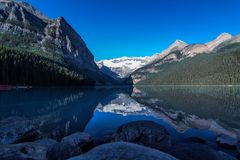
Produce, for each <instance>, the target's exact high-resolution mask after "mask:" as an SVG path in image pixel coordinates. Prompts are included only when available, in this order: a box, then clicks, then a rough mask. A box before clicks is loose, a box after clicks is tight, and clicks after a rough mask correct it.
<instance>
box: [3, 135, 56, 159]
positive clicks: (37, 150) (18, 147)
mask: <svg viewBox="0 0 240 160" xmlns="http://www.w3.org/2000/svg"><path fill="white" fill-rule="evenodd" d="M55 143H57V142H56V141H54V140H52V139H45V140H39V141H36V142H29V143H20V144H11V145H2V146H0V159H1V160H29V159H33V160H41V159H46V153H47V149H48V148H49V147H50V146H52V145H53V144H55Z"/></svg>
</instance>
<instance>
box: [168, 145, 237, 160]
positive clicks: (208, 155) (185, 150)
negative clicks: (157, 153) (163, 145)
mask: <svg viewBox="0 0 240 160" xmlns="http://www.w3.org/2000/svg"><path fill="white" fill-rule="evenodd" d="M168 153H169V154H171V155H173V156H175V157H176V158H179V159H183V160H236V159H235V158H234V157H232V156H231V155H228V154H227V153H224V152H221V151H216V150H214V149H211V148H210V147H209V146H207V145H204V144H197V143H182V144H177V145H175V146H173V147H171V149H170V150H169V151H168Z"/></svg>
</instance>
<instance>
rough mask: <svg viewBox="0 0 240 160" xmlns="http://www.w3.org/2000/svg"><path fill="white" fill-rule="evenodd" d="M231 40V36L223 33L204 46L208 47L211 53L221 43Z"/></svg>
mask: <svg viewBox="0 0 240 160" xmlns="http://www.w3.org/2000/svg"><path fill="white" fill-rule="evenodd" d="M232 38H233V36H232V35H231V34H229V33H226V32H224V33H222V34H220V35H219V36H218V37H217V38H216V39H215V40H213V41H211V42H209V43H207V44H206V45H207V46H208V48H209V50H210V51H212V50H214V49H215V48H216V47H217V46H218V45H220V44H221V43H223V42H225V41H228V40H230V39H232Z"/></svg>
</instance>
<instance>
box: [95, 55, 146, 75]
mask: <svg viewBox="0 0 240 160" xmlns="http://www.w3.org/2000/svg"><path fill="white" fill-rule="evenodd" d="M149 61H150V57H121V58H116V59H110V60H102V61H99V62H97V63H98V67H99V68H100V70H101V71H102V72H103V73H105V74H107V75H109V76H112V77H114V78H115V79H120V78H126V77H128V76H129V75H130V74H131V73H132V72H134V71H135V70H137V69H138V68H141V67H143V66H144V65H146V64H147V63H148V62H149Z"/></svg>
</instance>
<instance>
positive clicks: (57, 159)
mask: <svg viewBox="0 0 240 160" xmlns="http://www.w3.org/2000/svg"><path fill="white" fill-rule="evenodd" d="M92 147H93V140H92V138H91V136H90V135H89V134H87V133H80V132H79V133H74V134H72V135H70V136H67V137H65V138H63V139H62V141H61V142H60V143H56V144H54V145H53V146H51V147H50V148H49V149H48V151H47V158H48V159H49V160H65V159H67V158H70V157H73V156H77V155H80V154H82V153H84V152H86V151H88V150H89V149H91V148H92Z"/></svg>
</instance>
